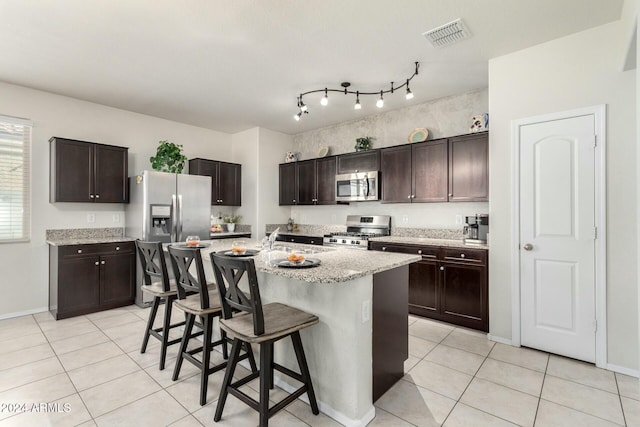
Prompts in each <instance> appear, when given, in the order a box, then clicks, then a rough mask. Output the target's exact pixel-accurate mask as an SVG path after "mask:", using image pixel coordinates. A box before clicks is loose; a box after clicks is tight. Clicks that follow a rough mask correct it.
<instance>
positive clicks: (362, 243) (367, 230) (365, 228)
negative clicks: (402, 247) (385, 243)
mask: <svg viewBox="0 0 640 427" xmlns="http://www.w3.org/2000/svg"><path fill="white" fill-rule="evenodd" d="M389 234H391V217H390V216H389V215H367V216H365V215H348V216H347V231H342V232H337V233H331V234H325V236H324V237H323V239H322V244H323V245H324V246H335V247H343V248H345V247H346V248H354V249H368V246H369V243H368V242H369V239H370V238H371V237H380V236H388V235H389Z"/></svg>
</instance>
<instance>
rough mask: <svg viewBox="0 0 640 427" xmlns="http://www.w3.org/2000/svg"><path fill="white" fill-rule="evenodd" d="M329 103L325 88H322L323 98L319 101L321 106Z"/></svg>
mask: <svg viewBox="0 0 640 427" xmlns="http://www.w3.org/2000/svg"><path fill="white" fill-rule="evenodd" d="M328 103H329V95H328V94H327V88H324V96H323V97H322V99H321V100H320V104H321V105H327V104H328Z"/></svg>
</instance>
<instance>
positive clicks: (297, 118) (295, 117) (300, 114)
mask: <svg viewBox="0 0 640 427" xmlns="http://www.w3.org/2000/svg"><path fill="white" fill-rule="evenodd" d="M300 117H302V111H300V112H298V114H295V115H294V116H293V118H294V119H295V120H296V122H299V121H300Z"/></svg>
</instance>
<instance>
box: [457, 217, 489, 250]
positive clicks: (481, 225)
mask: <svg viewBox="0 0 640 427" xmlns="http://www.w3.org/2000/svg"><path fill="white" fill-rule="evenodd" d="M464 219H465V221H464V222H465V224H464V229H463V234H464V243H469V244H486V243H487V234H488V233H489V215H487V214H475V215H474V216H466V217H465V218H464Z"/></svg>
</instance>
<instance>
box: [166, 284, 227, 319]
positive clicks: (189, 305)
mask: <svg viewBox="0 0 640 427" xmlns="http://www.w3.org/2000/svg"><path fill="white" fill-rule="evenodd" d="M209 301H210V307H208V308H202V307H201V304H200V296H199V295H189V296H187V297H186V298H185V299H178V300H176V301H175V302H174V303H173V304H174V305H175V306H176V308H177V309H180V310H182V311H184V312H185V313H189V314H193V315H195V316H204V315H207V314H217V315H220V313H221V312H222V307H221V306H220V304H217V303H213V302H212V301H216V302H217V301H220V297H219V296H218V291H217V290H215V289H213V290H210V291H209Z"/></svg>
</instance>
